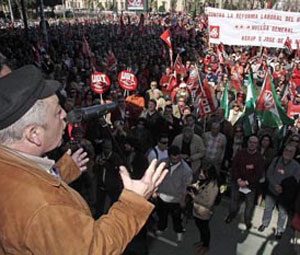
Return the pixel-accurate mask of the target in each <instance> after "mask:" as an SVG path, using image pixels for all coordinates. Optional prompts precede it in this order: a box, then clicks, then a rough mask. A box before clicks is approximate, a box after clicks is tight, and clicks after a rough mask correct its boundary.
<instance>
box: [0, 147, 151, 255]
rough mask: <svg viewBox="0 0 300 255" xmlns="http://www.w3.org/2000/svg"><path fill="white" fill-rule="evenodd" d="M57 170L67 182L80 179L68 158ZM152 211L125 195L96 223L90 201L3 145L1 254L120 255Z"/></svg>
mask: <svg viewBox="0 0 300 255" xmlns="http://www.w3.org/2000/svg"><path fill="white" fill-rule="evenodd" d="M57 166H58V168H59V172H60V176H61V177H62V178H63V179H64V180H65V181H67V182H69V181H71V180H73V179H74V178H76V177H78V176H79V170H78V169H77V167H76V165H75V164H74V163H73V161H72V159H71V158H70V157H69V156H67V155H64V156H63V157H62V159H61V160H60V162H59V163H58V164H57ZM65 170H68V173H67V174H66V171H65ZM152 209H153V205H152V204H150V203H149V202H148V201H146V200H145V199H144V198H143V197H141V196H138V195H136V194H135V193H133V192H130V191H128V190H124V191H123V192H122V194H121V196H120V199H119V201H118V202H116V203H115V204H114V205H113V206H112V208H111V209H110V211H109V213H108V214H107V215H106V216H103V217H101V218H100V219H99V220H97V221H94V219H93V218H92V217H91V214H90V211H89V208H88V206H87V204H86V202H85V201H84V200H83V198H82V197H81V196H80V195H79V194H78V193H77V192H76V191H74V190H73V189H72V188H70V187H69V186H68V185H67V184H66V183H65V182H64V181H62V180H60V179H58V178H56V177H55V176H51V175H49V174H48V173H46V172H45V171H44V170H42V169H40V168H39V166H37V165H36V164H35V163H33V162H30V161H29V160H25V159H24V158H21V157H18V156H16V155H14V154H12V153H11V152H9V151H7V150H5V149H4V148H3V147H2V146H0V255H2V254H22V255H24V254H39V255H41V254H45V255H52V254H57V255H62V254H63V255H68V254H69V255H75V254H78V255H85V254H97V255H101V254H102V255H109V254H120V253H121V252H122V251H123V250H124V248H125V247H126V245H127V243H128V242H129V241H130V240H131V239H132V238H133V236H134V235H135V234H136V233H137V232H138V231H139V230H140V228H141V227H142V226H143V225H144V223H145V221H146V220H147V218H148V216H149V214H150V213H151V211H152Z"/></svg>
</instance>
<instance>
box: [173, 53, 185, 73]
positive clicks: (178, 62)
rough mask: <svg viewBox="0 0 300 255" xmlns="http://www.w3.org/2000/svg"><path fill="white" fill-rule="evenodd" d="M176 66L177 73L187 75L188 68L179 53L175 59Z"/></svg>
mask: <svg viewBox="0 0 300 255" xmlns="http://www.w3.org/2000/svg"><path fill="white" fill-rule="evenodd" d="M174 68H175V71H176V73H177V74H183V75H184V76H186V69H185V66H184V65H183V64H182V59H181V57H180V55H179V54H178V55H177V58H176V60H175V63H174Z"/></svg>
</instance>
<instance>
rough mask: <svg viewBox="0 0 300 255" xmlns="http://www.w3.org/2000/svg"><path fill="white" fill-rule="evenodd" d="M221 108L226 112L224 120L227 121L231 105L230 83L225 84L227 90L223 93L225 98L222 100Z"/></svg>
mask: <svg viewBox="0 0 300 255" xmlns="http://www.w3.org/2000/svg"><path fill="white" fill-rule="evenodd" d="M220 106H221V108H223V109H224V110H225V111H224V112H225V113H224V118H225V119H228V117H229V105H228V81H227V82H226V84H225V88H224V91H223V96H222V99H221V105H220Z"/></svg>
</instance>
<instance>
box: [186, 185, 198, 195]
mask: <svg viewBox="0 0 300 255" xmlns="http://www.w3.org/2000/svg"><path fill="white" fill-rule="evenodd" d="M186 190H187V191H189V192H193V193H194V194H197V193H198V190H197V189H196V188H195V187H194V186H188V187H187V188H186Z"/></svg>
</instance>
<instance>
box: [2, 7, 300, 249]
mask: <svg viewBox="0 0 300 255" xmlns="http://www.w3.org/2000/svg"><path fill="white" fill-rule="evenodd" d="M207 26H208V23H207V17H206V16H205V15H204V14H202V15H199V16H195V17H191V16H189V15H188V14H185V13H171V14H170V13H169V14H166V15H161V14H151V15H145V17H143V18H142V16H137V15H126V16H125V15H123V14H121V15H120V16H118V17H116V16H114V15H110V14H109V15H106V16H103V17H99V18H98V19H93V20H76V21H74V22H72V23H69V22H58V23H53V24H51V25H50V26H49V27H48V28H47V31H48V41H47V42H45V41H44V40H43V33H42V30H41V29H40V28H39V27H32V28H30V29H29V30H28V31H27V33H26V34H25V31H24V30H22V29H20V28H15V29H5V30H1V31H0V45H1V52H2V53H3V55H1V65H2V67H3V68H4V67H5V66H6V65H7V66H9V67H11V68H12V69H15V68H18V67H21V66H23V65H25V64H34V65H36V66H37V67H38V68H40V69H41V70H42V71H43V72H44V75H45V76H46V77H48V78H51V79H55V80H58V81H60V82H61V84H62V88H61V90H60V93H59V98H60V101H61V104H62V105H63V108H64V109H65V111H66V112H70V111H72V110H74V109H77V108H81V107H89V106H92V105H95V104H105V103H110V102H115V103H116V104H117V106H116V107H115V109H113V110H112V112H111V113H109V114H107V115H106V116H105V118H104V117H100V118H97V119H89V120H86V121H82V122H80V123H72V124H69V125H68V132H66V133H65V135H64V143H63V145H62V146H61V147H60V149H57V150H55V151H53V152H50V155H51V156H52V157H53V158H56V159H57V158H59V157H60V156H61V154H62V153H63V152H65V151H67V150H68V149H69V148H71V149H72V151H75V150H76V149H77V148H79V147H83V148H84V150H85V151H86V152H87V153H88V157H89V158H90V161H89V162H88V164H87V171H85V172H84V173H83V174H82V176H81V177H80V178H79V179H77V180H76V181H74V182H73V183H72V184H71V186H72V187H74V188H75V189H76V190H77V191H79V192H80V193H81V194H82V196H83V197H84V198H85V199H86V201H87V202H88V204H89V207H90V210H91V212H92V214H93V216H94V218H95V219H97V218H99V217H100V216H101V215H103V214H104V213H106V212H107V209H108V208H109V207H110V206H111V205H112V204H113V203H114V202H115V201H117V200H118V198H119V195H120V193H121V191H122V187H123V184H122V181H121V177H120V174H119V170H118V169H119V168H118V167H119V166H120V165H125V166H126V167H127V169H128V170H129V173H130V176H131V178H133V179H140V178H141V177H142V176H143V175H144V173H145V171H146V169H147V168H148V166H149V164H150V162H151V161H152V159H154V158H156V159H158V160H159V161H165V162H166V164H167V166H168V169H169V174H168V175H167V177H166V179H165V180H164V181H163V182H162V184H161V186H160V188H159V189H158V191H157V196H156V197H154V198H152V201H153V203H155V204H156V211H155V213H156V215H152V216H151V217H150V219H149V221H148V223H147V224H146V225H145V227H144V228H143V229H142V230H141V232H139V234H138V235H137V236H136V237H135V238H134V239H133V241H132V242H131V243H130V244H129V245H128V246H127V249H126V250H125V253H124V254H127V255H129V254H141V255H144V254H147V252H148V251H147V240H146V238H147V235H146V234H147V231H148V230H149V229H151V230H153V231H155V233H156V234H157V235H163V232H164V230H165V229H166V227H167V218H168V214H171V216H172V219H173V229H174V231H175V232H176V234H177V241H182V238H183V233H184V231H185V229H184V226H183V224H182V213H183V211H184V208H188V205H187V202H188V203H192V204H193V209H192V211H191V215H193V216H194V218H195V224H196V226H197V228H198V229H199V233H200V242H198V243H197V249H198V254H207V252H208V250H209V242H210V230H209V220H210V219H211V217H212V215H213V208H214V204H215V201H216V199H217V197H218V196H219V193H220V187H224V186H228V187H227V188H228V189H229V190H230V191H231V195H230V197H231V202H230V208H228V215H227V217H226V218H225V222H226V223H228V224H229V223H230V222H231V221H232V220H233V219H234V217H235V216H236V214H237V212H238V209H239V205H240V201H241V199H242V198H244V199H245V201H246V208H245V216H244V221H245V225H246V228H247V229H248V230H250V229H251V227H252V222H251V221H252V214H253V209H254V206H255V205H256V204H260V205H261V204H262V201H265V210H264V215H263V219H262V224H261V226H259V228H258V230H259V231H264V230H265V228H266V227H268V225H269V223H270V220H271V218H272V211H273V209H274V207H275V205H276V204H278V208H279V219H278V224H277V232H276V238H278V239H280V238H281V236H282V234H283V233H284V231H285V228H286V223H287V218H288V216H289V215H293V214H292V213H294V212H296V213H295V215H298V217H299V213H300V212H299V210H298V209H299V208H298V207H299V206H296V207H294V206H293V205H294V204H295V201H296V198H297V193H298V189H299V188H298V186H299V178H300V165H299V163H300V133H299V128H300V126H299V124H300V115H299V112H300V110H297V109H298V108H297V106H299V107H300V100H299V98H300V89H299V88H300V60H299V58H298V57H299V55H298V53H297V52H293V53H291V54H289V53H286V52H285V51H284V50H283V49H277V48H276V49H273V48H272V49H262V48H259V47H237V46H228V45H227V46H223V47H224V48H223V56H222V57H220V55H219V48H218V46H217V45H211V44H210V43H209V40H208V32H207ZM166 29H170V33H171V42H172V46H173V49H174V52H173V53H174V56H173V57H174V59H177V62H175V64H174V63H171V61H170V57H169V52H168V48H167V46H166V44H165V42H164V41H163V40H161V38H160V35H161V34H162V33H163V32H164V31H165V30H166ZM24 38H26V40H24ZM83 38H85V40H86V41H87V42H88V45H87V44H86V43H85V42H84V40H83ZM87 46H88V49H87ZM224 53H226V57H224V56H225V55H224ZM4 56H5V57H4ZM178 56H179V57H178ZM179 58H181V62H180V61H179V60H178V59H179ZM176 65H177V66H178V65H179V67H176ZM123 70H129V71H131V72H132V73H133V74H134V75H135V76H136V77H137V80H138V84H137V88H136V89H135V90H132V91H124V89H122V88H121V86H120V85H119V83H118V73H119V72H121V71H123ZM175 70H177V71H175ZM178 70H179V71H178ZM94 71H101V72H103V73H106V74H107V75H108V76H109V78H110V87H109V90H108V91H107V92H105V93H104V94H102V95H101V96H99V95H98V94H96V93H94V92H93V90H91V88H90V75H91V73H92V72H94ZM268 72H270V74H271V75H272V78H273V82H274V86H275V89H276V92H277V96H278V98H279V100H280V102H281V105H282V107H283V108H284V109H286V110H287V111H288V110H289V109H292V110H290V117H291V118H294V120H295V122H294V123H295V124H294V125H291V126H289V127H287V132H286V133H285V135H283V136H282V135H281V134H280V132H279V128H274V127H268V126H263V125H259V122H256V123H258V124H257V125H256V127H255V128H253V129H252V131H253V133H252V134H250V135H249V134H247V133H246V132H245V130H244V128H245V127H244V123H243V121H240V120H241V116H242V115H243V111H244V108H245V101H246V90H247V89H246V88H247V81H248V77H249V75H252V78H253V84H254V88H255V92H256V96H257V97H258V95H259V93H260V90H261V88H262V85H263V83H264V78H265V76H266V74H267V73H268ZM195 77H196V78H195ZM204 83H205V84H206V85H207V86H208V87H209V91H210V93H211V95H212V97H213V98H214V99H215V101H216V102H218V104H217V107H216V109H215V110H214V111H212V112H211V113H210V114H208V115H205V116H199V106H198V104H199V99H198V100H197V98H199V94H200V97H201V89H200V92H199V88H200V87H201V86H203V84H204ZM226 86H228V102H227V104H228V106H229V109H230V110H229V114H228V116H225V109H224V108H222V107H220V102H221V100H222V98H223V95H224V93H225V92H224V91H225V87H226ZM291 104H292V106H291ZM187 197H188V198H189V199H187ZM108 198H109V201H107V199H108ZM298 199H299V196H298ZM297 210H298V211H297ZM224 217H225V215H224ZM294 225H295V226H294V227H295V229H296V231H300V226H299V225H296V224H294Z"/></svg>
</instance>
